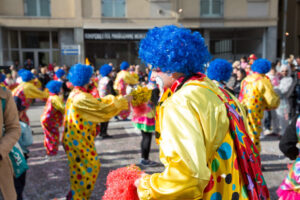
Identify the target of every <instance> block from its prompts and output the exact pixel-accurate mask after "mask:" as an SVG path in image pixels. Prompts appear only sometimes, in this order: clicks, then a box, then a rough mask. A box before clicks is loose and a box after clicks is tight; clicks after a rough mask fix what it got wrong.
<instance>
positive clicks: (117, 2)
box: [101, 0, 126, 17]
mask: <svg viewBox="0 0 300 200" xmlns="http://www.w3.org/2000/svg"><path fill="white" fill-rule="evenodd" d="M101 3H102V6H101V8H102V16H103V17H125V5H126V0H102V1H101Z"/></svg>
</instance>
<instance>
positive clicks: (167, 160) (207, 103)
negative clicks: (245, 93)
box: [138, 74, 269, 200]
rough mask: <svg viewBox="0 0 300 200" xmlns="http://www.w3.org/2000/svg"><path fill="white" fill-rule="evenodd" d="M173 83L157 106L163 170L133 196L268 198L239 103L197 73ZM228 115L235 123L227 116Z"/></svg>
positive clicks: (145, 198)
mask: <svg viewBox="0 0 300 200" xmlns="http://www.w3.org/2000/svg"><path fill="white" fill-rule="evenodd" d="M181 81H182V79H181ZM178 85H180V84H178V82H175V84H173V86H172V88H171V92H172V93H173V94H172V93H170V90H166V91H165V93H167V95H162V99H161V100H164V101H163V102H160V103H159V104H158V105H159V110H158V111H157V112H158V113H157V119H156V120H158V123H157V124H156V126H157V125H159V127H158V128H156V131H157V134H156V137H157V141H158V143H159V145H160V160H161V162H162V163H163V164H164V166H165V171H164V172H162V173H155V174H152V175H146V176H145V177H143V178H142V179H141V181H140V183H139V186H138V195H139V198H140V199H141V200H152V199H160V200H166V199H191V200H192V199H193V200H198V199H230V200H231V199H239V200H242V199H259V198H261V199H262V198H264V199H269V194H268V190H267V187H266V185H265V182H264V179H263V176H262V174H261V170H260V165H259V161H258V160H259V155H258V153H257V150H256V149H255V147H254V145H253V143H252V141H251V140H250V138H249V137H248V135H247V124H246V123H245V121H244V120H243V118H245V112H244V109H243V108H242V105H241V104H240V103H239V102H238V101H237V99H235V98H234V97H233V96H231V95H229V94H228V93H226V92H225V93H224V92H223V91H222V89H220V88H218V87H217V85H216V84H214V83H213V82H212V81H211V80H209V79H208V78H206V77H205V76H204V75H203V74H202V75H200V77H197V78H195V79H190V80H188V81H187V82H186V83H184V84H183V86H182V87H181V88H180V89H178V90H177V87H178ZM226 95H227V96H226ZM227 99H230V104H229V100H228V101H227ZM230 110H231V111H230ZM228 112H230V113H234V114H235V116H234V115H231V116H230V117H229V115H228ZM233 116H234V118H237V119H239V122H238V123H236V124H234V123H232V120H229V119H230V118H233ZM234 129H236V130H234ZM231 130H234V131H235V132H234V133H237V134H236V135H234V134H233V132H231ZM237 144H238V145H239V147H237ZM246 144H247V145H246ZM237 149H238V150H237ZM246 151H247V152H250V153H243V152H246ZM255 152H256V153H255ZM246 155H248V156H250V157H246ZM248 158H252V159H251V160H250V162H249V160H248ZM250 166H252V167H253V169H255V170H253V171H252V172H254V171H255V172H257V173H254V174H253V173H252V172H250V171H249V168H251V167H250ZM251 173H252V174H251ZM257 182H259V185H257Z"/></svg>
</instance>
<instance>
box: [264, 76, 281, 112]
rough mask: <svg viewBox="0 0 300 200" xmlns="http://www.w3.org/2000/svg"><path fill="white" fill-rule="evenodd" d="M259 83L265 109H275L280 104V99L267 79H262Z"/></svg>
mask: <svg viewBox="0 0 300 200" xmlns="http://www.w3.org/2000/svg"><path fill="white" fill-rule="evenodd" d="M261 83H262V88H263V89H262V90H263V97H264V100H265V103H266V105H265V106H266V109H275V108H277V107H278V106H279V103H280V98H279V96H278V95H277V94H276V92H275V91H274V89H273V86H272V83H271V81H270V80H269V79H264V80H263V81H262V82H261Z"/></svg>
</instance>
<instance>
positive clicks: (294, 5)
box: [277, 0, 300, 58]
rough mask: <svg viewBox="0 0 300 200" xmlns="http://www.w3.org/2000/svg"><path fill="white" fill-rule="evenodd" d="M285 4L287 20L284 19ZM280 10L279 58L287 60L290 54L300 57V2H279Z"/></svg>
mask: <svg viewBox="0 0 300 200" xmlns="http://www.w3.org/2000/svg"><path fill="white" fill-rule="evenodd" d="M285 3H286V18H285V17H284V15H285V10H284V7H285V5H284V4H285ZM278 8H279V10H278V16H279V19H278V41H277V44H278V48H277V57H280V58H282V57H283V56H284V57H285V58H287V57H289V55H290V54H293V55H294V56H295V57H300V0H296V1H289V0H279V6H278ZM284 20H285V25H284ZM284 26H285V28H284Z"/></svg>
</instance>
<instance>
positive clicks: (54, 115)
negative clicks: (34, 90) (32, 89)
mask: <svg viewBox="0 0 300 200" xmlns="http://www.w3.org/2000/svg"><path fill="white" fill-rule="evenodd" d="M61 86H62V82H60V81H50V82H49V83H47V85H46V88H48V90H49V94H50V96H49V97H48V100H47V102H46V105H45V108H44V112H43V114H42V116H41V123H42V127H43V130H44V135H45V139H44V146H45V148H46V152H47V155H49V156H53V155H56V154H57V151H58V146H59V127H60V126H62V121H63V114H64V111H65V106H64V103H63V99H62V98H61V97H60V96H58V94H59V92H60V89H61Z"/></svg>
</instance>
